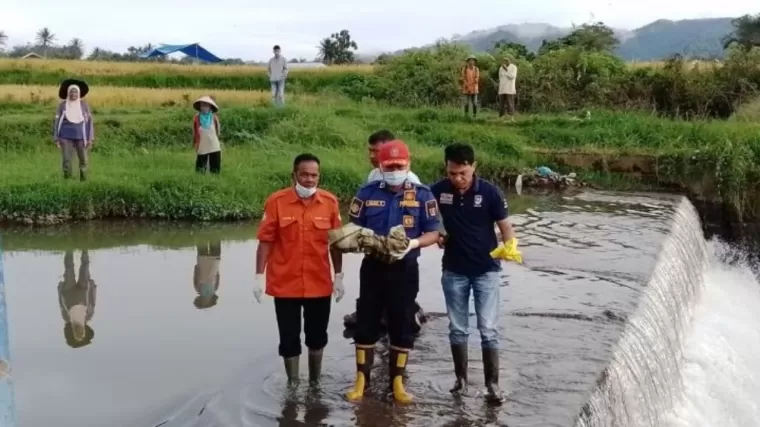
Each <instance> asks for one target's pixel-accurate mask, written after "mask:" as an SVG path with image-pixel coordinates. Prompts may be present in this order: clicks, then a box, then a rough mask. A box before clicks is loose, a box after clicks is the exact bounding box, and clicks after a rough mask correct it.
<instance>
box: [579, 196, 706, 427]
mask: <svg viewBox="0 0 760 427" xmlns="http://www.w3.org/2000/svg"><path fill="white" fill-rule="evenodd" d="M706 267H707V248H706V242H705V239H704V238H703V235H702V228H701V227H700V222H699V216H698V214H697V212H696V209H695V208H694V206H693V205H692V204H691V203H690V202H689V201H688V200H685V199H683V200H681V202H680V204H679V205H678V207H677V210H676V212H675V214H674V216H673V220H672V224H671V230H670V233H669V234H668V236H667V238H666V239H665V241H664V242H663V244H662V249H661V250H660V252H659V255H658V258H657V263H656V265H655V268H654V270H653V272H652V275H651V277H650V278H649V281H648V282H647V285H646V287H645V289H644V290H643V292H642V293H641V296H640V298H639V304H638V306H637V308H636V310H635V311H634V312H633V313H632V314H631V316H630V317H629V319H628V322H627V323H626V325H625V328H624V330H623V332H622V334H621V336H620V340H619V341H618V343H617V344H616V345H615V346H614V349H613V351H612V357H611V358H610V362H609V364H608V366H607V367H606V368H605V369H604V371H602V373H601V375H600V376H599V378H598V381H597V386H596V388H595V390H594V392H593V393H592V395H591V398H590V400H589V402H588V403H587V404H586V405H584V407H583V409H582V411H581V414H580V416H579V418H578V420H577V422H576V423H575V425H576V426H577V427H581V426H582V427H590V426H599V427H602V426H652V427H658V426H661V425H664V422H665V416H666V414H667V413H668V412H669V411H670V410H671V409H672V408H673V405H674V403H675V402H676V400H677V399H678V398H679V397H680V393H681V392H682V390H683V384H682V383H681V375H680V368H681V364H682V360H683V343H684V333H685V331H688V328H689V326H690V322H691V317H692V308H693V307H694V305H695V303H696V302H697V300H698V298H699V296H700V295H701V291H702V288H703V286H704V272H705V269H706Z"/></svg>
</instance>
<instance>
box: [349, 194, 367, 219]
mask: <svg viewBox="0 0 760 427" xmlns="http://www.w3.org/2000/svg"><path fill="white" fill-rule="evenodd" d="M362 207H364V200H361V199H360V198H358V197H354V198H353V199H351V206H349V208H348V215H349V216H352V217H354V218H359V214H360V213H361V212H362Z"/></svg>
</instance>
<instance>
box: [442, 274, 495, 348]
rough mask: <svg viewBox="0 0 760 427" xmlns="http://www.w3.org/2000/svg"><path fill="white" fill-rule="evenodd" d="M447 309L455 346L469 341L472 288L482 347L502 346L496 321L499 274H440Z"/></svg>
mask: <svg viewBox="0 0 760 427" xmlns="http://www.w3.org/2000/svg"><path fill="white" fill-rule="evenodd" d="M441 284H442V285H443V295H444V297H445V298H446V311H447V312H448V315H449V341H450V343H451V344H452V345H462V344H467V338H468V337H469V332H468V331H467V329H468V328H469V326H470V324H469V317H470V290H471V289H472V295H473V299H474V300H475V315H476V317H477V320H478V331H480V345H481V347H482V348H499V333H498V331H497V330H496V322H497V320H498V317H499V287H500V285H501V283H500V280H499V273H498V272H496V271H492V272H488V273H485V274H481V275H479V276H464V275H461V274H456V273H452V272H450V271H446V270H444V271H443V276H442V277H441Z"/></svg>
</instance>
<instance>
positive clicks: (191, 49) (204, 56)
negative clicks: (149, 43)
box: [140, 43, 223, 62]
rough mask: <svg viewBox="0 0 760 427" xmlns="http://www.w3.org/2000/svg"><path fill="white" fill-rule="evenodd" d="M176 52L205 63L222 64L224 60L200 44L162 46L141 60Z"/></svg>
mask: <svg viewBox="0 0 760 427" xmlns="http://www.w3.org/2000/svg"><path fill="white" fill-rule="evenodd" d="M174 52H182V53H184V54H185V55H187V56H189V57H191V58H195V59H198V60H201V61H205V62H222V61H223V60H222V59H221V58H219V57H217V56H216V55H214V54H213V53H211V52H209V51H207V50H206V49H204V48H203V47H201V45H199V44H198V43H193V44H162V45H161V46H159V47H157V48H155V49H153V50H151V51H149V52H145V53H143V54H142V55H140V57H141V58H155V57H156V56H164V55H169V54H170V53H174Z"/></svg>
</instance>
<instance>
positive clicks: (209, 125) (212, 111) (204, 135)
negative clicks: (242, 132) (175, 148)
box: [193, 95, 222, 174]
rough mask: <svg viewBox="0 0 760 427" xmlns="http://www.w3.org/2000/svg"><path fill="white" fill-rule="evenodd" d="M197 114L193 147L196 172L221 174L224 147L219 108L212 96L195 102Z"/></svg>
mask: <svg viewBox="0 0 760 427" xmlns="http://www.w3.org/2000/svg"><path fill="white" fill-rule="evenodd" d="M193 108H194V109H195V111H197V113H196V114H195V117H193V147H194V148H195V153H196V155H197V157H196V159H195V170H196V172H199V173H205V172H206V171H207V170H208V171H209V172H211V173H213V174H219V172H221V169H222V145H221V143H220V142H219V132H220V126H219V116H218V115H217V112H218V111H219V106H217V105H216V101H215V100H214V98H213V97H212V96H208V95H206V96H202V97H200V98H198V99H197V100H196V101H195V102H193Z"/></svg>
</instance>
